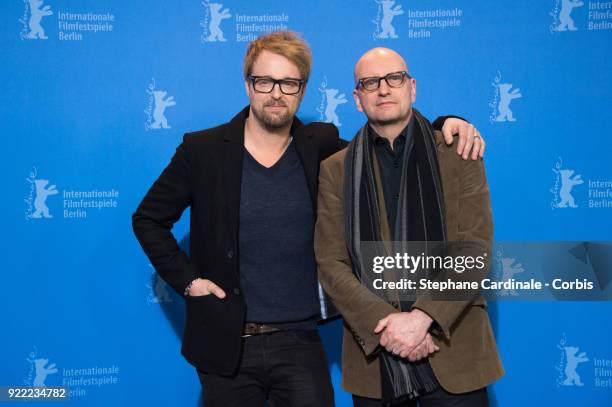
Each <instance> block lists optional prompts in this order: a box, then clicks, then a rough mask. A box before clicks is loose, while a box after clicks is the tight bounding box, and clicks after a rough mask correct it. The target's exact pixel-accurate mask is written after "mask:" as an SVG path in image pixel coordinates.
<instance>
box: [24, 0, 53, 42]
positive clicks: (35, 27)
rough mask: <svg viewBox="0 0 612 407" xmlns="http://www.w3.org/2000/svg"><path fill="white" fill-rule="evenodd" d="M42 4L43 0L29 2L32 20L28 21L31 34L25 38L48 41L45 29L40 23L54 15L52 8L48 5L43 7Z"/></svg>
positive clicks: (30, 0)
mask: <svg viewBox="0 0 612 407" xmlns="http://www.w3.org/2000/svg"><path fill="white" fill-rule="evenodd" d="M42 4H43V0H29V5H30V19H29V21H28V26H29V28H30V32H29V33H27V34H26V35H25V38H28V39H31V40H35V39H41V40H46V39H47V38H48V37H47V36H46V35H45V30H44V29H43V27H42V25H40V21H41V20H42V18H43V17H46V16H50V15H52V14H53V12H52V11H51V6H49V5H47V6H44V7H42Z"/></svg>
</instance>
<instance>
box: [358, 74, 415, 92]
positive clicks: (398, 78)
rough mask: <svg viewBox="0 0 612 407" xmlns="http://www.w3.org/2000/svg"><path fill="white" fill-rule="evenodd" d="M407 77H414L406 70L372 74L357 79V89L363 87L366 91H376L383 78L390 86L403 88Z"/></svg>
mask: <svg viewBox="0 0 612 407" xmlns="http://www.w3.org/2000/svg"><path fill="white" fill-rule="evenodd" d="M406 78H408V79H412V76H410V75H408V72H406V71H399V72H391V73H389V74H386V75H385V76H372V77H369V78H361V79H359V80H358V81H357V86H355V88H357V89H363V90H364V91H366V92H374V91H375V90H378V88H379V87H380V81H382V80H383V79H384V80H385V82H387V85H389V87H390V88H401V87H402V85H403V84H404V82H405V81H406Z"/></svg>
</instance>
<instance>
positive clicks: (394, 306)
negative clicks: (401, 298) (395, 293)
mask: <svg viewBox="0 0 612 407" xmlns="http://www.w3.org/2000/svg"><path fill="white" fill-rule="evenodd" d="M391 305H392V306H393V308H396V309H399V304H398V303H397V301H391Z"/></svg>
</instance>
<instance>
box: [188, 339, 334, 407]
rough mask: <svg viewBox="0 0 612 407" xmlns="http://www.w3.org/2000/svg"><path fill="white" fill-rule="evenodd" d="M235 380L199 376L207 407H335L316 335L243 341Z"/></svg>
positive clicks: (323, 355)
mask: <svg viewBox="0 0 612 407" xmlns="http://www.w3.org/2000/svg"><path fill="white" fill-rule="evenodd" d="M243 340H244V347H243V353H242V357H241V361H240V367H239V369H238V373H237V374H236V375H234V376H231V377H227V376H220V375H216V374H205V373H203V372H201V371H198V376H199V377H200V382H201V383H202V391H203V399H204V406H205V407H233V406H235V407H263V406H264V405H265V402H266V401H268V404H269V405H270V406H271V407H315V406H316V407H333V405H334V391H333V387H332V384H331V378H330V376H329V368H328V365H327V358H326V357H325V352H324V350H323V344H322V343H321V338H320V337H319V332H318V331H316V330H301V331H300V330H287V331H279V332H273V333H269V334H263V335H252V336H248V337H246V338H244V339H243Z"/></svg>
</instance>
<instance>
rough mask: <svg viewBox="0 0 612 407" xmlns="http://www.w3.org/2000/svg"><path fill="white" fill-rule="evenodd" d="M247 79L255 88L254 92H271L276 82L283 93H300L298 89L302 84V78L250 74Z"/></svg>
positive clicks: (300, 88)
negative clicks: (276, 77) (278, 77)
mask: <svg viewBox="0 0 612 407" xmlns="http://www.w3.org/2000/svg"><path fill="white" fill-rule="evenodd" d="M248 79H249V80H250V81H251V83H252V84H253V89H255V92H259V93H272V91H273V90H274V86H276V84H277V83H278V87H279V88H280V91H281V92H282V93H284V94H285V95H295V94H297V93H300V90H302V85H304V80H303V79H293V78H287V79H273V78H270V77H269V76H253V75H250V76H249V77H248Z"/></svg>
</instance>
